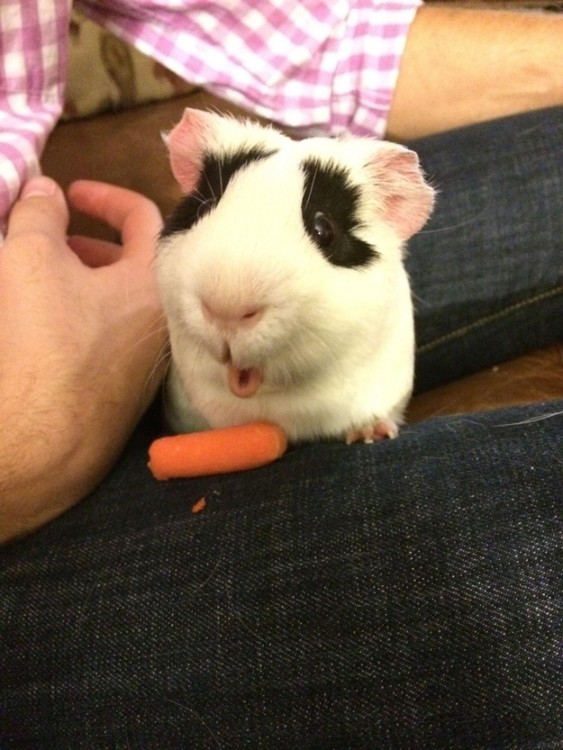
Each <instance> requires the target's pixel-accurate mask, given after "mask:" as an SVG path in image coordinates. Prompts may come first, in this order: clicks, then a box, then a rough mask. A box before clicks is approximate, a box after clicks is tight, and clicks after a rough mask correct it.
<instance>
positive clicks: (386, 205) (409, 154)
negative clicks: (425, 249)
mask: <svg viewBox="0 0 563 750" xmlns="http://www.w3.org/2000/svg"><path fill="white" fill-rule="evenodd" d="M369 170H370V173H371V176H372V178H373V180H374V182H375V185H376V188H377V198H378V202H379V204H380V205H381V203H382V204H383V209H382V218H383V220H384V221H386V222H387V223H388V224H390V225H391V226H392V227H393V228H394V229H395V231H396V232H397V234H398V236H399V237H400V239H402V240H407V239H408V238H409V237H411V236H412V235H413V234H415V233H416V232H418V231H419V230H420V229H422V227H423V226H424V224H425V223H426V220H427V219H428V217H429V216H430V213H431V211H432V208H433V206H434V194H435V193H434V189H433V188H432V187H430V185H429V184H428V183H427V182H426V181H425V179H424V176H423V174H422V170H421V168H420V164H419V161H418V156H417V155H416V154H415V152H414V151H410V150H409V149H407V148H405V147H404V146H400V145H398V144H396V143H390V142H389V141H380V142H379V143H377V144H376V145H375V148H374V151H373V154H372V158H371V160H370V162H369Z"/></svg>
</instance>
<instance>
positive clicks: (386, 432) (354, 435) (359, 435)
mask: <svg viewBox="0 0 563 750" xmlns="http://www.w3.org/2000/svg"><path fill="white" fill-rule="evenodd" d="M398 434H399V425H398V424H397V423H396V422H392V421H391V420H390V419H380V420H378V421H377V422H373V423H372V424H370V425H367V426H366V427H361V428H359V429H357V428H355V429H352V430H348V432H347V433H346V435H345V440H346V443H347V445H351V444H352V443H374V442H375V441H376V440H383V439H384V438H396V437H397V435H398Z"/></svg>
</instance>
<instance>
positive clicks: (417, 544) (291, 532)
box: [0, 402, 563, 750]
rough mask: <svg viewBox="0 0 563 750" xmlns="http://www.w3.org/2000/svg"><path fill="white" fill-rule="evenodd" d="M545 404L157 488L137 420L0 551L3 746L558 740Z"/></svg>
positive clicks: (306, 450) (554, 531)
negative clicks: (35, 527) (67, 506)
mask: <svg viewBox="0 0 563 750" xmlns="http://www.w3.org/2000/svg"><path fill="white" fill-rule="evenodd" d="M562 407H563V403H561V402H560V403H558V404H551V405H545V404H544V405H538V404H536V405H533V406H530V407H527V408H525V409H513V410H509V411H506V412H503V413H494V414H492V413H491V414H487V415H474V416H471V417H454V418H444V419H439V420H433V421H429V422H427V423H424V424H418V425H413V426H409V427H407V428H405V430H404V431H403V433H402V434H401V436H400V437H399V438H398V439H397V440H393V441H386V442H384V443H380V444H378V445H371V446H365V445H357V446H345V445H343V444H340V443H328V444H323V445H311V446H303V447H300V448H296V449H294V450H292V451H290V452H289V453H288V454H287V455H286V456H285V457H284V458H283V459H282V460H281V461H279V462H278V463H276V464H274V465H272V466H270V467H267V468H264V469H260V470H257V471H254V472H247V473H245V474H237V475H232V476H224V477H212V478H206V479H201V480H179V481H174V482H169V483H156V482H155V481H154V480H153V479H152V478H151V477H150V474H149V472H148V470H147V469H146V444H147V441H148V440H149V439H150V438H151V437H152V436H153V433H152V432H151V431H150V430H148V429H146V428H145V429H144V430H143V431H141V432H139V434H138V435H137V438H136V440H134V441H133V442H132V443H131V445H130V447H129V449H128V452H127V453H126V455H125V456H124V458H123V460H122V462H121V463H120V465H119V466H118V467H117V468H116V469H115V471H114V472H113V473H112V475H111V476H110V477H109V479H108V481H107V482H106V484H105V485H104V487H103V488H101V489H100V490H99V491H98V492H96V493H94V494H93V495H92V496H91V497H90V498H89V499H87V500H86V501H85V502H83V503H82V504H80V505H79V506H77V507H76V508H73V509H72V510H71V511H69V512H68V513H67V514H65V515H64V516H62V517H60V518H59V519H57V520H55V521H54V522H53V523H51V524H50V525H49V526H47V527H45V528H44V529H43V530H41V531H40V532H38V533H37V534H35V535H34V536H32V537H29V538H27V539H23V540H21V541H19V542H17V543H15V544H13V545H12V546H11V547H7V548H5V549H4V550H2V551H0V590H1V592H2V596H1V597H0V623H1V624H0V632H1V633H2V648H1V649H0V674H2V680H1V681H0V706H1V707H2V710H1V712H0V737H2V740H3V744H2V747H3V748H6V750H14V749H15V748H25V750H29V749H30V748H36V749H37V750H40V749H41V748H46V749H47V748H48V750H58V749H59V748H69V747H72V748H73V750H81V749H82V748H84V750H86V749H87V750H92V748H96V750H106V749H107V750H115V749H116V748H139V749H141V748H155V747H162V748H167V750H174V749H175V748H178V750H180V748H182V750H183V749H184V748H186V747H194V748H196V747H197V748H237V750H238V749H239V748H240V749H242V748H253V749H254V748H268V750H287V748H290V747H291V748H293V747H295V748H300V749H306V748H311V750H312V749H313V748H334V749H335V750H336V748H338V749H339V750H349V749H350V748H365V747H370V748H371V747H373V748H376V747H377V748H391V749H393V750H394V749H395V748H414V747H416V748H417V749H420V750H441V749H442V748H443V749H444V750H446V749H449V748H452V747H455V748H456V750H469V748H475V747H491V748H500V747H512V748H517V749H518V750H523V749H524V748H526V750H528V749H529V748H536V749H537V750H539V749H540V748H547V747H555V745H556V743H557V742H558V741H559V740H560V737H561V734H560V732H561V722H562V721H563V715H562V708H561V706H562V705H563V702H562V701H561V697H562V695H561V684H560V665H561V657H562V653H561V642H560V626H561V601H560V586H559V579H560V576H559V573H560V541H561V540H560V525H559V523H558V517H559V504H560V488H561V467H560V463H558V461H559V462H560V455H561V428H562V426H563V425H562V420H563V417H562V416H561V413H560V412H561V409H562ZM557 411H559V416H552V417H549V416H547V415H548V414H549V413H553V412H557ZM201 496H205V497H206V498H207V507H206V508H205V510H204V511H202V512H201V513H198V514H192V513H191V510H190V509H191V506H192V505H193V503H195V501H196V500H198V499H199V498H200V497H201Z"/></svg>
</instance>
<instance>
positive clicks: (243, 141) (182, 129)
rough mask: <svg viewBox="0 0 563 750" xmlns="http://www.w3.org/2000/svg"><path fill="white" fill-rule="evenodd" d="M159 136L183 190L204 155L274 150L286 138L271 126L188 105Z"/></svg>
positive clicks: (195, 176) (192, 185) (193, 179)
mask: <svg viewBox="0 0 563 750" xmlns="http://www.w3.org/2000/svg"><path fill="white" fill-rule="evenodd" d="M163 138H164V141H165V143H166V144H167V146H168V150H169V152H170V164H171V166H172V172H173V173H174V177H175V178H176V179H177V180H178V182H179V183H180V186H181V188H182V190H183V191H184V193H191V192H192V191H193V190H194V188H195V186H196V184H197V182H198V179H199V176H200V174H201V171H202V169H203V162H204V159H205V157H206V156H208V155H217V156H219V157H220V156H226V155H229V154H233V153H237V152H240V151H243V152H245V151H252V150H253V149H254V148H255V147H259V148H261V149H263V150H266V151H274V150H276V149H278V148H280V147H281V146H282V145H283V144H285V143H287V142H288V140H289V138H288V137H287V136H286V135H283V134H282V133H280V132H278V131H277V130H275V129H274V128H273V127H269V126H268V127H264V126H263V125H260V124H259V123H257V122H253V121H251V120H239V119H237V118H235V117H232V116H230V115H219V114H215V113H213V112H204V111H203V110H200V109H190V108H189V107H188V108H187V109H185V110H184V115H183V117H182V119H181V120H180V122H179V123H178V124H177V125H176V127H175V128H173V129H172V130H171V131H170V133H168V134H166V135H164V136H163Z"/></svg>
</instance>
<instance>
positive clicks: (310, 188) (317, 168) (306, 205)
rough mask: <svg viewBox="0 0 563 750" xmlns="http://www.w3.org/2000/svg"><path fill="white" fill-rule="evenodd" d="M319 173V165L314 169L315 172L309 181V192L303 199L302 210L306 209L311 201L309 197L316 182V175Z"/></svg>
mask: <svg viewBox="0 0 563 750" xmlns="http://www.w3.org/2000/svg"><path fill="white" fill-rule="evenodd" d="M318 173H319V165H318V164H317V166H316V167H315V171H314V173H313V179H312V180H311V185H310V186H309V192H308V193H307V197H306V198H305V205H304V208H307V207H308V206H309V201H310V200H311V195H312V194H313V189H314V187H315V182H316V180H317V175H318Z"/></svg>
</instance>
